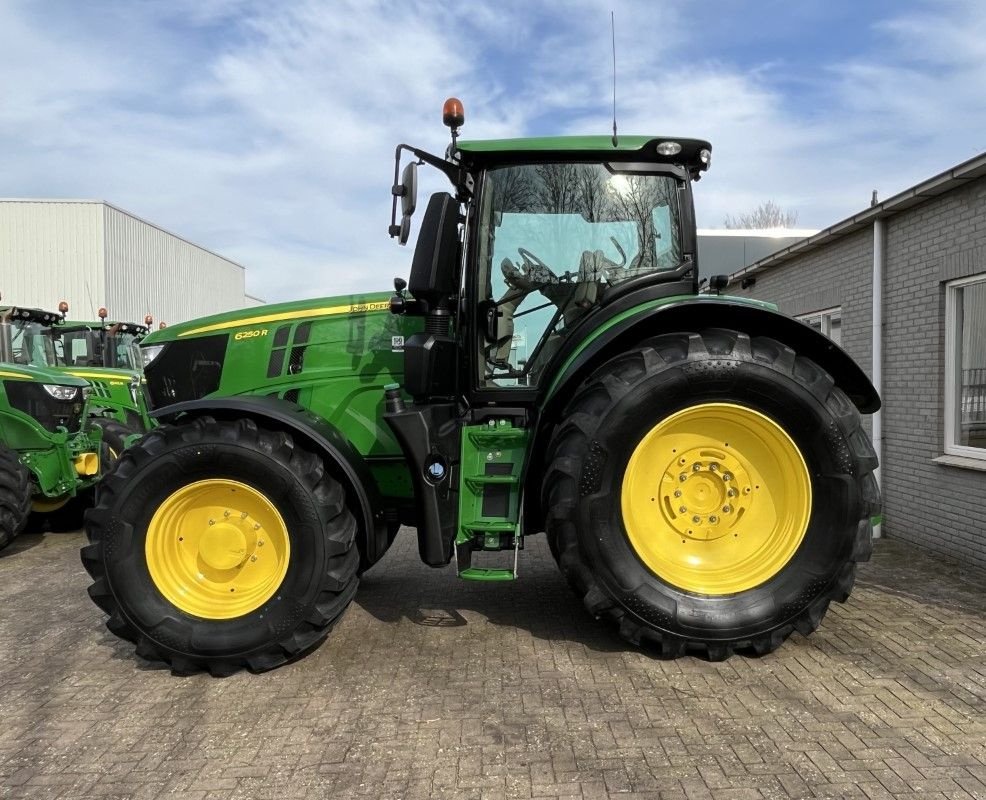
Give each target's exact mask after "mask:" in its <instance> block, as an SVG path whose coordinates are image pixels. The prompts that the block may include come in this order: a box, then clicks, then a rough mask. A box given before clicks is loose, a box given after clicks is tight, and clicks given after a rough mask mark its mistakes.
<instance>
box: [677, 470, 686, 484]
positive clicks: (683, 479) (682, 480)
mask: <svg viewBox="0 0 986 800" xmlns="http://www.w3.org/2000/svg"><path fill="white" fill-rule="evenodd" d="M678 480H679V481H681V482H682V483H684V482H685V481H687V480H688V476H687V475H686V474H685V473H684V472H682V473H681V474H680V475H679V476H678Z"/></svg>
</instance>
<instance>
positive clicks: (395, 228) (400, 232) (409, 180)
mask: <svg viewBox="0 0 986 800" xmlns="http://www.w3.org/2000/svg"><path fill="white" fill-rule="evenodd" d="M390 191H391V193H392V194H393V195H394V197H395V198H397V197H399V198H400V199H401V221H400V223H399V224H396V225H395V224H391V226H390V235H391V236H396V237H397V241H398V243H399V244H407V239H408V237H409V236H410V235H411V215H412V214H414V209H415V208H417V205H418V164H417V162H416V161H412V162H411V163H410V164H408V165H407V166H406V167H404V171H403V172H402V173H401V182H400V183H396V184H394V186H393V187H392V188H391V190H390ZM396 205H397V204H396V201H395V203H394V206H395V207H394V211H395V215H396V210H397V208H396Z"/></svg>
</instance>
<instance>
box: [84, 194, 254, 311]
mask: <svg viewBox="0 0 986 800" xmlns="http://www.w3.org/2000/svg"><path fill="white" fill-rule="evenodd" d="M103 212H104V228H105V237H106V287H107V289H106V304H107V308H108V309H110V316H113V317H116V316H117V315H118V314H121V315H125V316H127V317H128V318H130V319H135V320H143V318H144V315H145V314H151V315H153V317H154V322H155V324H157V323H159V322H162V321H163V322H167V323H169V324H173V323H176V322H184V321H185V320H188V319H194V318H195V317H201V316H205V315H206V314H216V313H218V312H220V311H231V310H233V309H237V308H243V307H244V306H246V305H248V304H249V303H248V301H247V300H246V291H245V288H244V287H245V278H244V273H245V270H244V269H243V267H241V266H240V265H239V264H235V263H233V262H232V261H229V260H227V259H225V258H222V257H221V256H218V255H216V254H215V253H212V252H210V251H208V250H205V249H204V248H201V247H198V246H196V245H194V244H191V243H190V242H187V241H185V240H184V239H181V238H179V237H177V236H175V235H173V234H171V233H168V232H167V231H163V230H161V229H160V228H157V227H155V226H154V225H151V224H149V223H147V222H145V221H143V220H141V219H138V218H137V217H134V216H132V215H130V214H127V213H126V212H124V211H121V210H120V209H118V208H114V207H113V206H110V205H104V206H103Z"/></svg>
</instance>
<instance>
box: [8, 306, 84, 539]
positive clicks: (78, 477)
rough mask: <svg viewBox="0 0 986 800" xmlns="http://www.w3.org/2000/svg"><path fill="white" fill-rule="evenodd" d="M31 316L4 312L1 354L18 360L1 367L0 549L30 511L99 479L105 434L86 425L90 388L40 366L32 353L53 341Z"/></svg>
mask: <svg viewBox="0 0 986 800" xmlns="http://www.w3.org/2000/svg"><path fill="white" fill-rule="evenodd" d="M32 313H35V314H36V313H39V312H36V311H35V310H34V309H11V308H8V309H5V310H3V311H2V312H0V350H10V349H14V350H15V351H16V352H17V353H18V360H17V361H14V362H10V361H8V362H6V363H3V364H0V549H2V548H3V547H6V546H7V545H8V544H10V542H11V540H12V539H13V538H14V537H15V536H16V535H17V534H18V533H20V532H21V531H23V530H24V528H25V527H26V525H27V523H28V517H29V515H30V513H31V512H32V511H34V512H37V513H39V514H47V513H50V512H54V511H56V510H57V509H59V508H61V507H63V506H65V505H66V504H68V503H70V502H71V501H72V499H73V498H74V497H75V496H76V495H77V494H78V493H79V492H81V491H84V490H86V489H88V488H90V487H92V486H93V485H94V484H95V483H96V481H97V480H98V479H99V455H98V453H99V449H100V440H101V432H100V431H99V430H98V429H92V428H90V427H88V425H87V414H86V405H87V402H88V400H87V398H88V392H89V389H88V385H87V384H86V382H85V381H84V380H82V379H80V378H76V377H74V376H72V375H66V374H65V373H64V372H59V371H57V370H52V369H47V368H45V367H44V366H38V365H37V364H44V363H45V362H44V361H43V360H41V358H40V356H38V354H37V353H36V352H35V350H34V348H35V347H36V346H37V347H40V348H42V349H43V348H44V347H45V346H46V345H47V344H48V340H47V339H46V338H45V336H44V333H43V327H42V326H43V324H44V323H43V322H31V320H30V319H29V317H28V316H25V315H27V314H32ZM15 315H17V316H16V317H15ZM32 329H33V330H32ZM32 353H34V357H33V358H32Z"/></svg>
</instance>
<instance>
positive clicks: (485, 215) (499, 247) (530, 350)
mask: <svg viewBox="0 0 986 800" xmlns="http://www.w3.org/2000/svg"><path fill="white" fill-rule="evenodd" d="M679 186H680V182H679V181H678V180H677V179H676V178H674V177H672V176H670V175H667V174H637V173H634V174H630V173H625V172H617V171H615V170H613V169H611V168H610V167H607V166H606V165H603V164H528V165H521V166H513V167H504V168H501V169H496V170H491V171H490V172H489V173H487V175H486V180H485V182H484V185H483V199H482V207H481V211H480V220H479V253H478V255H479V268H480V281H481V283H480V287H481V288H480V293H481V298H480V299H481V300H482V292H483V291H485V292H486V298H487V302H486V308H487V312H486V313H487V319H486V323H487V337H486V338H487V342H486V345H485V346H484V348H483V349H484V352H483V356H482V362H483V364H484V368H483V370H484V371H483V376H482V377H483V380H484V382H485V383H486V384H487V385H493V386H510V385H518V384H520V385H527V384H530V383H533V382H536V381H537V378H538V372H539V371H540V370H542V369H543V368H544V365H545V364H547V362H548V360H550V358H551V356H552V355H553V354H554V353H555V352H556V351H557V349H558V347H559V346H560V344H561V342H562V340H563V339H564V337H565V335H566V334H567V332H568V331H569V330H570V329H571V328H572V326H573V325H574V324H575V322H577V321H578V320H579V319H580V318H581V317H583V316H585V314H587V313H588V312H589V311H590V310H591V309H592V307H593V306H594V305H596V304H597V303H598V302H599V301H600V299H601V297H602V294H603V292H604V291H605V290H606V289H607V288H608V287H610V286H613V285H615V284H619V283H622V282H623V281H626V280H629V279H631V278H636V277H639V276H641V275H646V274H649V273H656V272H661V271H667V270H673V269H675V268H677V267H678V266H679V265H680V264H681V257H682V255H681V253H682V248H681V224H680V220H681V216H680V211H679V206H678V188H679ZM484 285H485V289H484V288H483V287H484Z"/></svg>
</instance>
